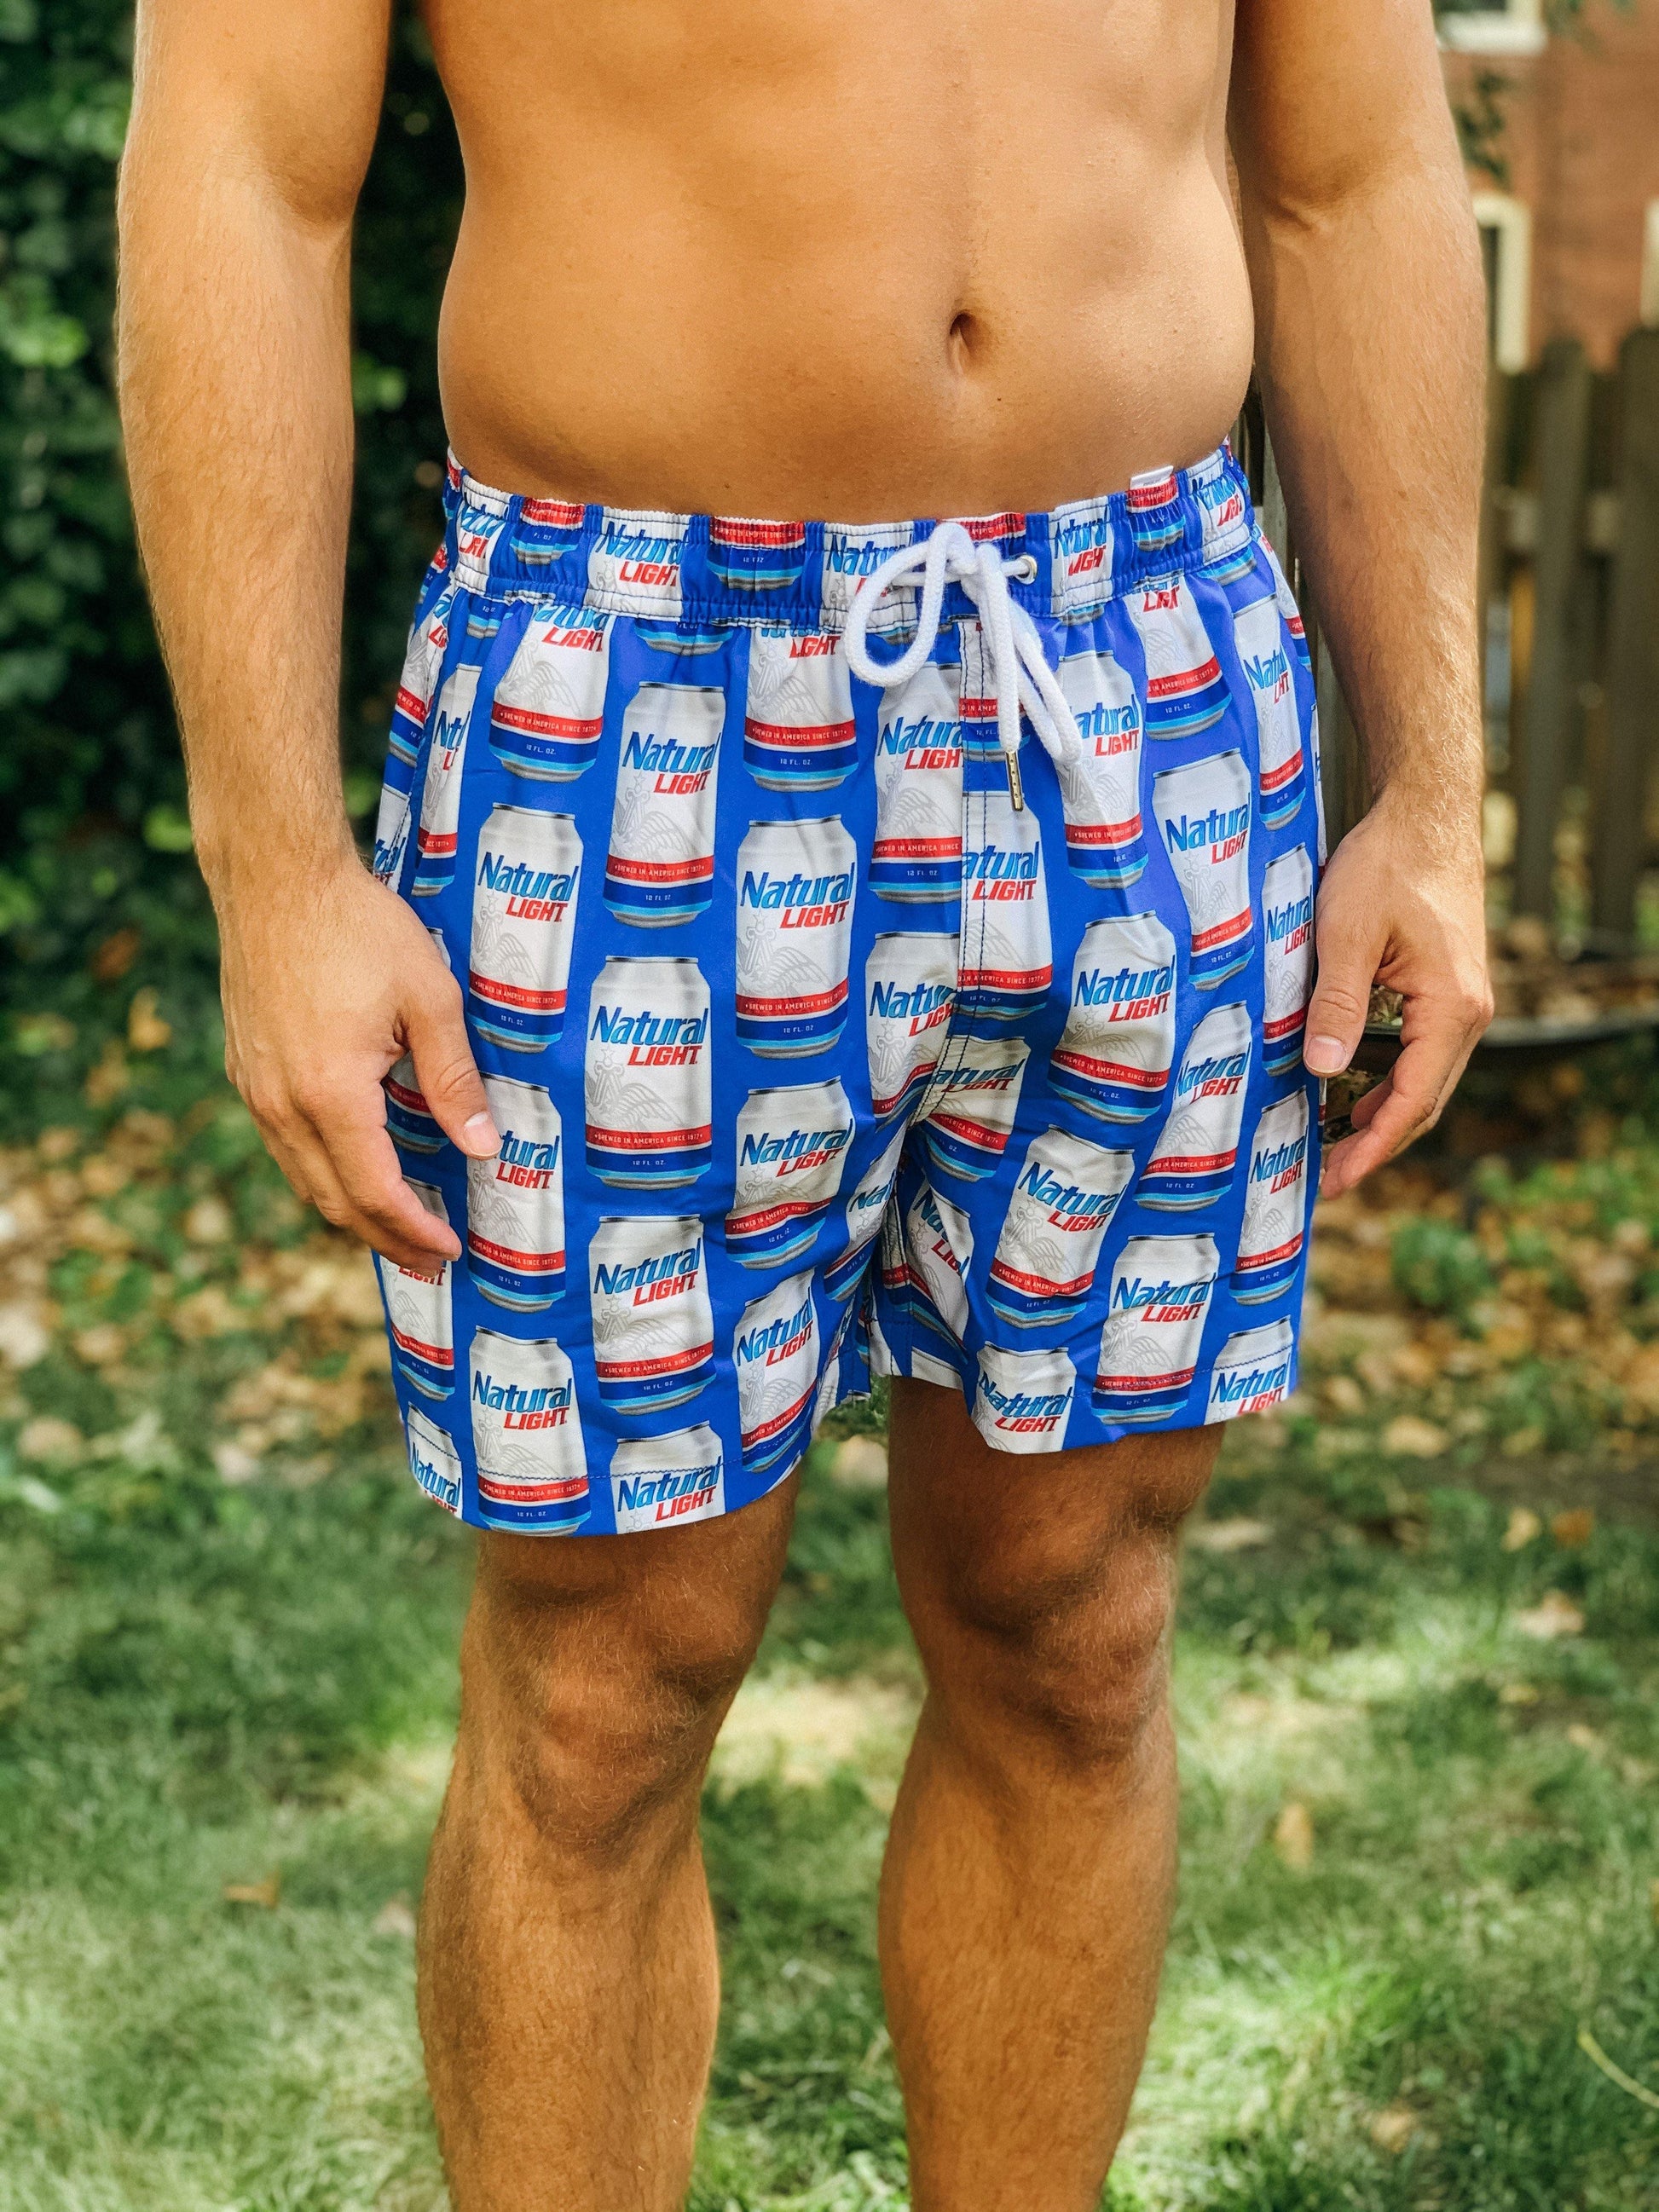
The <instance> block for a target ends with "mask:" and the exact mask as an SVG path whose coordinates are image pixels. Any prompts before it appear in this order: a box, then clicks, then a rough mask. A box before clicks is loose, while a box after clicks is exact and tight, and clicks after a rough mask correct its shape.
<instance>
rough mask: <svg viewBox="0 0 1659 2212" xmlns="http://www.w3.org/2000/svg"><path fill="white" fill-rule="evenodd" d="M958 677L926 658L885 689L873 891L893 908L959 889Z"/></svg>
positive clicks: (942, 896) (880, 724) (878, 736)
mask: <svg viewBox="0 0 1659 2212" xmlns="http://www.w3.org/2000/svg"><path fill="white" fill-rule="evenodd" d="M960 681H961V672H960V671H959V670H957V669H954V668H941V667H940V666H939V664H938V663H937V662H936V661H931V660H930V661H929V662H928V663H927V665H926V666H925V667H922V668H920V669H918V670H917V671H916V673H915V675H914V676H913V677H912V678H910V680H909V682H908V684H896V685H894V686H892V687H890V689H889V690H886V691H884V692H883V694H882V698H881V714H880V720H879V722H878V727H877V732H876V836H875V843H874V845H873V847H872V849H871V854H870V888H871V890H872V891H873V892H874V893H875V895H876V896H877V897H878V898H883V899H889V900H891V901H892V902H894V903H896V904H897V905H901V906H904V905H915V904H918V903H921V904H926V903H928V902H937V901H939V900H940V899H945V900H951V899H955V898H956V897H957V896H958V895H959V893H960V892H961V890H962V720H961V716H960V714H958V712H957V686H958V684H960Z"/></svg>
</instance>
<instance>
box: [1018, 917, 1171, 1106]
mask: <svg viewBox="0 0 1659 2212" xmlns="http://www.w3.org/2000/svg"><path fill="white" fill-rule="evenodd" d="M1175 1029H1176V1021H1175V939H1174V938H1173V937H1172V936H1171V935H1170V933H1169V931H1168V930H1167V929H1165V927H1164V924H1163V923H1162V922H1161V921H1159V920H1158V916H1157V915H1155V914H1153V913H1151V912H1150V911H1149V912H1147V913H1146V914H1132V915H1127V917H1126V918H1125V919H1124V920H1123V921H1091V923H1090V924H1089V927H1087V928H1086V929H1085V931H1084V933H1083V938H1082V941H1081V943H1080V944H1079V946H1078V949H1077V957H1076V959H1075V960H1074V961H1073V964H1072V995H1071V1002H1070V1006H1069V1008H1068V1010H1067V1012H1066V1027H1065V1029H1064V1030H1062V1031H1061V1032H1060V1042H1059V1043H1058V1044H1057V1045H1056V1046H1055V1047H1054V1054H1053V1056H1052V1057H1051V1059H1050V1060H1049V1062H1048V1088H1049V1089H1050V1090H1051V1091H1054V1092H1055V1093H1056V1094H1057V1095H1058V1096H1059V1097H1061V1098H1065V1099H1068V1100H1070V1102H1071V1103H1072V1104H1073V1105H1074V1106H1079V1107H1081V1108H1082V1109H1083V1111H1084V1112H1085V1114H1092V1115H1095V1116H1096V1118H1097V1120H1099V1121H1145V1120H1146V1116H1147V1115H1149V1114H1150V1113H1152V1110H1153V1109H1154V1108H1155V1107H1156V1106H1157V1105H1158V1102H1159V1101H1160V1100H1161V1099H1162V1097H1164V1091H1165V1090H1166V1089H1167V1087H1168V1085H1169V1081H1170V1060H1172V1059H1173V1058H1174V1056H1175Z"/></svg>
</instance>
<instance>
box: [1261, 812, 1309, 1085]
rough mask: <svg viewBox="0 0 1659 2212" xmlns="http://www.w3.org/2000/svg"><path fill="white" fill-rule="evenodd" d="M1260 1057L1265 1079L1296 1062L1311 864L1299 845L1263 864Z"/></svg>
mask: <svg viewBox="0 0 1659 2212" xmlns="http://www.w3.org/2000/svg"><path fill="white" fill-rule="evenodd" d="M1261 934H1262V938H1263V939H1264V943H1263V945H1262V968H1263V973H1262V981H1261V1053H1262V1060H1263V1064H1264V1065H1265V1066H1266V1067H1267V1072H1268V1073H1269V1074H1270V1075H1282V1074H1283V1073H1285V1070H1286V1069H1287V1068H1291V1067H1294V1066H1296V1065H1297V1061H1298V1060H1300V1059H1301V1057H1302V1032H1303V1030H1304V1028H1305V1026H1306V1024H1307V1019H1308V994H1309V992H1310V989H1311V988H1312V985H1313V948H1314V895H1313V862H1312V861H1311V860H1310V859H1309V857H1308V848H1307V847H1306V846H1305V845H1292V846H1291V849H1290V851H1289V852H1288V853H1283V854H1280V855H1279V859H1278V860H1269V861H1268V863H1267V873H1266V875H1265V876H1264V877H1263V878H1262V883H1261Z"/></svg>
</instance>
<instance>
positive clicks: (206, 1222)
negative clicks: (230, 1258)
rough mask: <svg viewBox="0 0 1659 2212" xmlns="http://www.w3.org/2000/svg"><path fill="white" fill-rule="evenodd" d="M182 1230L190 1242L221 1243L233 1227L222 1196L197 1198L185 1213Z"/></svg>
mask: <svg viewBox="0 0 1659 2212" xmlns="http://www.w3.org/2000/svg"><path fill="white" fill-rule="evenodd" d="M182 1226H183V1229H184V1232H185V1236H186V1237H189V1239H190V1241H191V1243H192V1244H222V1243H224V1242H225V1240H226V1238H227V1237H229V1235H230V1234H231V1231H233V1230H234V1228H235V1226H236V1223H235V1221H234V1218H233V1216H232V1214H231V1211H230V1208H229V1207H228V1206H227V1205H226V1204H225V1201H224V1200H223V1199H222V1198H214V1197H211V1196H210V1197H207V1198H198V1199H197V1201H196V1203H195V1205H194V1206H191V1207H190V1208H189V1210H188V1211H187V1212H186V1213H185V1218H184V1221H183V1224H182Z"/></svg>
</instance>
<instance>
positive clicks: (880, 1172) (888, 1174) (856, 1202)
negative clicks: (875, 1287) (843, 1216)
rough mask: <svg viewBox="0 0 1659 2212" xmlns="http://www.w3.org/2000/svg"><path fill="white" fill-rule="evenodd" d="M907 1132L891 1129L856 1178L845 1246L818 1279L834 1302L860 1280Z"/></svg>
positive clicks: (848, 1293)
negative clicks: (889, 1133)
mask: <svg viewBox="0 0 1659 2212" xmlns="http://www.w3.org/2000/svg"><path fill="white" fill-rule="evenodd" d="M907 1135H908V1127H907V1126H906V1125H905V1124H903V1123H901V1124H900V1125H899V1127H897V1128H896V1129H895V1130H894V1132H893V1133H892V1135H891V1136H890V1138H889V1139H887V1142H886V1144H885V1146H884V1147H883V1148H882V1150H881V1151H880V1152H878V1153H877V1155H876V1157H875V1158H874V1159H873V1160H872V1162H871V1163H870V1165H869V1166H868V1167H867V1168H866V1170H865V1171H864V1173H863V1175H862V1176H860V1178H859V1182H858V1187H857V1188H856V1189H855V1190H854V1193H853V1195H852V1196H851V1198H849V1199H848V1201H847V1242H846V1244H845V1246H844V1247H843V1248H842V1251H841V1253H840V1255H839V1256H838V1257H837V1258H836V1259H834V1260H832V1261H829V1265H828V1266H827V1267H825V1268H824V1269H823V1273H822V1274H821V1276H820V1277H819V1280H820V1281H821V1282H822V1283H823V1287H824V1289H825V1290H826V1291H828V1292H829V1296H830V1297H832V1298H835V1299H836V1300H837V1302H840V1301H843V1300H845V1299H847V1298H850V1297H852V1295H853V1292H854V1291H855V1290H856V1289H857V1288H858V1286H859V1285H860V1282H862V1280H863V1279H864V1270H865V1265H866V1258H867V1255H868V1254H869V1250H870V1246H871V1243H872V1241H873V1240H874V1238H875V1237H876V1234H877V1232H878V1230H879V1229H880V1227H881V1224H882V1217H883V1215H884V1213H885V1212H886V1211H887V1205H888V1200H890V1198H891V1197H892V1195H893V1185H894V1184H895V1183H896V1182H897V1181H898V1170H899V1154H900V1153H901V1152H902V1151H903V1150H904V1139H905V1138H906V1136H907Z"/></svg>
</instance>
